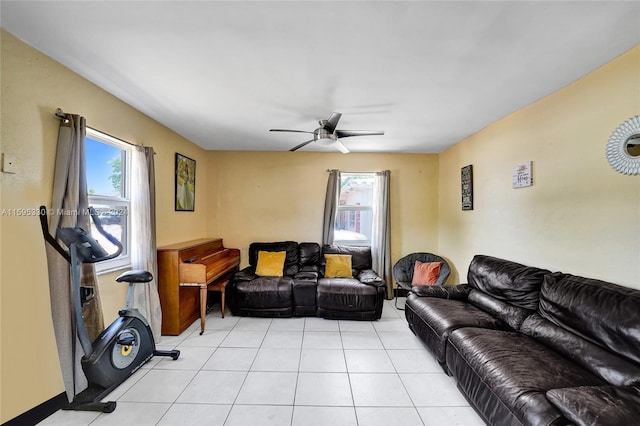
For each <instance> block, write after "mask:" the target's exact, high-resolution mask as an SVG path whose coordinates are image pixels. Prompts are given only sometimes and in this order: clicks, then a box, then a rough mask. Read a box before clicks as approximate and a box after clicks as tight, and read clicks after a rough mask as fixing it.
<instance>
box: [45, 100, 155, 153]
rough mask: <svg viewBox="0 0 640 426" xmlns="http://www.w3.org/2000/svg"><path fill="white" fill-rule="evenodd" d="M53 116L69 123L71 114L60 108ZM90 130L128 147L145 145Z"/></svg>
mask: <svg viewBox="0 0 640 426" xmlns="http://www.w3.org/2000/svg"><path fill="white" fill-rule="evenodd" d="M53 115H55V116H56V117H58V118H59V119H60V120H62V121H64V122H67V121H69V119H68V118H67V116H68V115H69V114H67V113H66V112H64V111H63V110H62V109H60V108H58V109H56V112H55V113H54V114H53ZM89 128H90V129H93V130H95V131H98V132H100V133H104V134H105V135H107V136H109V137H110V138H113V139H116V140H118V141H120V142H122V143H126V144H127V145H131V146H142V147H144V145H143V144H135V143H133V142H129V141H125V140H124V139H120V138H119V137H116V136H113V135H110V134H109V133H107V132H103V131H102V130H100V129H96V128H95V127H89ZM153 153H154V154H155V150H154V152H153Z"/></svg>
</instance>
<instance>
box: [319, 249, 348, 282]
mask: <svg viewBox="0 0 640 426" xmlns="http://www.w3.org/2000/svg"><path fill="white" fill-rule="evenodd" d="M324 258H325V262H326V266H325V270H324V276H325V277H326V278H353V271H352V270H351V255H349V254H325V255H324Z"/></svg>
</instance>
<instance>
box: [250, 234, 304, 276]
mask: <svg viewBox="0 0 640 426" xmlns="http://www.w3.org/2000/svg"><path fill="white" fill-rule="evenodd" d="M259 251H285V252H287V254H286V256H285V259H284V270H283V274H284V275H295V274H296V273H297V272H298V243H297V242H295V241H278V242H273V243H251V244H249V264H250V265H251V266H253V267H254V268H255V267H256V266H257V265H258V252H259Z"/></svg>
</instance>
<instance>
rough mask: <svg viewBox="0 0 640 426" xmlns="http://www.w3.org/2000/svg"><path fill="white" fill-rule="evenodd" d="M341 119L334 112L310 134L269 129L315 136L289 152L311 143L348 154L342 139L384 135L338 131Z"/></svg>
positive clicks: (371, 132)
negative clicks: (331, 147)
mask: <svg viewBox="0 0 640 426" xmlns="http://www.w3.org/2000/svg"><path fill="white" fill-rule="evenodd" d="M340 117H342V114H340V113H339V112H334V113H332V114H331V117H329V119H328V120H320V121H319V123H320V127H318V128H317V129H315V130H314V131H313V132H308V131H305V130H288V129H269V131H270V132H293V133H310V134H312V135H313V139H310V140H308V141H306V142H302V143H301V144H300V145H296V146H294V147H293V148H291V149H290V150H289V151H291V152H293V151H297V150H298V149H300V148H302V147H303V146H306V145H308V144H310V143H311V142H316V143H317V144H319V145H322V146H333V147H335V148H336V149H337V150H338V151H340V152H342V153H343V154H348V153H349V150H348V149H347V147H346V146H344V144H343V143H342V142H340V139H341V138H348V137H350V136H379V135H384V132H383V131H376V130H336V126H337V125H338V121H340Z"/></svg>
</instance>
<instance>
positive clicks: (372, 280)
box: [357, 269, 385, 287]
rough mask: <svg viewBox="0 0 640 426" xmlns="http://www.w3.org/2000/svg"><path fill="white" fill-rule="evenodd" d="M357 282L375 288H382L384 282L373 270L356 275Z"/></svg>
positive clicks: (366, 270)
mask: <svg viewBox="0 0 640 426" xmlns="http://www.w3.org/2000/svg"><path fill="white" fill-rule="evenodd" d="M357 278H358V281H360V282H361V283H362V284H369V285H375V286H376V287H380V286H384V284H385V283H384V280H383V279H382V277H380V275H378V274H377V273H376V271H374V270H373V269H363V270H362V271H360V272H359V273H358V277H357Z"/></svg>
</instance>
